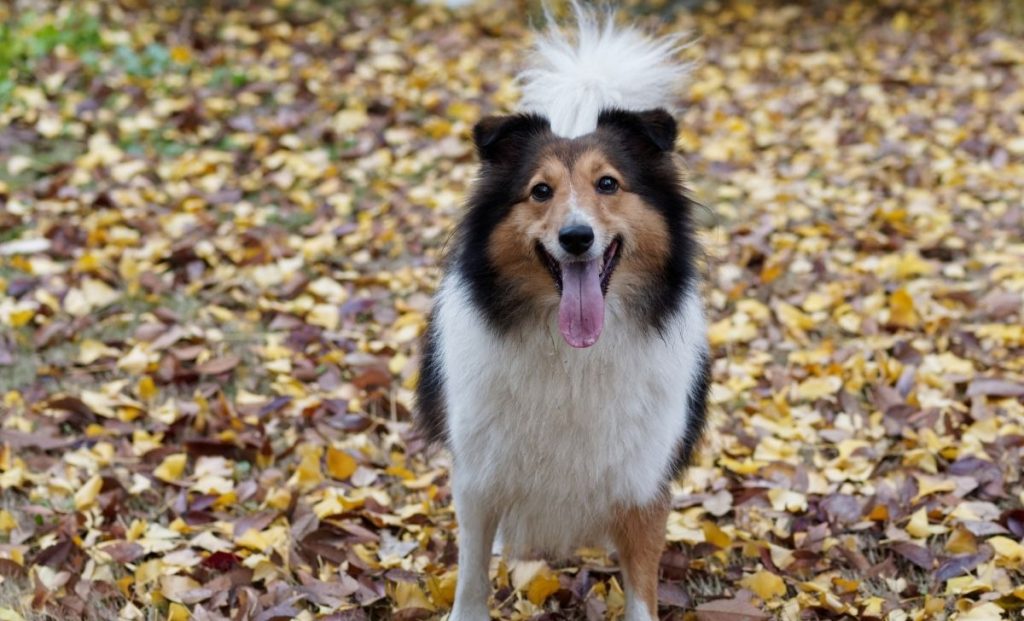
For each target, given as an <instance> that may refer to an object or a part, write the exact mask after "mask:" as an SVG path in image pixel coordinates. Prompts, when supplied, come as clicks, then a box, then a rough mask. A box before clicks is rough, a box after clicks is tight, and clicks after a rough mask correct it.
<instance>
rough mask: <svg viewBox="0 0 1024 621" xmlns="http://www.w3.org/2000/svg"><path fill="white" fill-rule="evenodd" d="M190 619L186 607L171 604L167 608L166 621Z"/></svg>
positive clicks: (174, 603)
mask: <svg viewBox="0 0 1024 621" xmlns="http://www.w3.org/2000/svg"><path fill="white" fill-rule="evenodd" d="M191 618H192V614H191V613H190V612H189V611H188V607H187V606H185V605H183V604H179V603H177V602H171V605H170V606H169V607H168V608H167V621H189V619H191Z"/></svg>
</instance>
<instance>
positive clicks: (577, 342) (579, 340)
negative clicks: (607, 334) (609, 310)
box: [558, 258, 604, 347]
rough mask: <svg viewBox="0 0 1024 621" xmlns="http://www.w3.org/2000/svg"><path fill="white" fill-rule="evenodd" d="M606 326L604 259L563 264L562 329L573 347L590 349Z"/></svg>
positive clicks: (560, 313)
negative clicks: (602, 275)
mask: <svg viewBox="0 0 1024 621" xmlns="http://www.w3.org/2000/svg"><path fill="white" fill-rule="evenodd" d="M602 327H604V295H602V294H601V259H600V258H597V259H594V260H593V261H587V262H585V263H584V262H580V261H577V262H573V263H563V264H562V302H561V304H559V306H558V329H559V330H561V332H562V336H563V337H565V342H566V343H568V344H569V345H572V346H573V347H590V346H591V345H593V344H594V343H596V342H597V337H599V336H601V328H602Z"/></svg>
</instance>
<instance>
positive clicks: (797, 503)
mask: <svg viewBox="0 0 1024 621" xmlns="http://www.w3.org/2000/svg"><path fill="white" fill-rule="evenodd" d="M768 500H769V501H771V503H772V509H775V510H776V511H790V512H792V513H799V512H801V511H806V510H807V496H805V495H803V494H801V493H800V492H794V491H792V490H788V489H782V488H778V487H775V488H772V489H770V490H768Z"/></svg>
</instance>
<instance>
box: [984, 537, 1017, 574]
mask: <svg viewBox="0 0 1024 621" xmlns="http://www.w3.org/2000/svg"><path fill="white" fill-rule="evenodd" d="M986 543H988V544H989V545H990V546H992V549H993V550H995V552H996V564H998V565H1002V566H1004V567H1019V566H1020V565H1021V563H1024V545H1021V544H1020V543H1018V542H1016V541H1014V540H1013V539H1010V538H1009V537H1003V536H999V537H992V538H991V539H988V540H986Z"/></svg>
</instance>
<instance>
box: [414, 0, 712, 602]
mask: <svg viewBox="0 0 1024 621" xmlns="http://www.w3.org/2000/svg"><path fill="white" fill-rule="evenodd" d="M573 7H574V13H575V21H576V24H575V33H574V34H565V33H564V32H563V31H561V30H560V29H559V28H557V27H556V26H550V25H549V27H548V28H547V30H546V31H545V32H544V33H541V34H540V35H539V37H538V42H537V44H536V49H535V51H534V52H535V53H534V56H533V59H532V63H531V64H530V65H529V66H528V68H527V69H526V70H524V71H523V72H522V73H521V74H520V75H519V76H518V79H519V82H520V84H521V88H522V93H523V101H522V108H523V110H522V112H521V113H518V114H513V115H509V116H492V117H487V118H484V119H483V120H481V121H480V122H479V123H478V124H477V125H476V126H475V127H474V129H473V140H474V142H475V145H476V151H477V153H478V155H479V158H480V162H481V167H480V172H479V175H478V178H477V179H476V181H475V183H474V186H473V188H472V190H471V195H470V197H469V199H468V204H467V207H466V211H465V214H464V216H463V218H462V220H461V222H460V224H459V225H458V227H457V231H456V234H455V236H454V237H453V240H452V247H451V250H450V253H449V256H448V257H447V260H446V264H445V268H444V274H443V277H442V280H441V284H440V286H439V289H438V291H437V294H436V297H435V301H434V307H433V309H432V311H431V315H430V318H429V322H428V327H427V330H426V332H425V335H424V338H423V344H422V363H421V369H420V381H419V384H418V387H417V408H416V411H417V421H418V423H419V426H420V428H421V429H422V431H423V433H424V435H425V436H426V437H427V439H428V440H431V441H436V442H439V443H443V444H444V445H445V446H446V447H447V448H448V449H449V450H450V452H451V454H452V479H451V481H452V492H453V496H454V503H455V511H456V519H457V522H458V526H459V553H458V582H457V588H456V596H455V603H454V607H453V610H452V613H451V616H450V619H452V620H453V621H481V620H483V619H488V618H490V617H489V608H488V597H489V594H490V579H489V576H488V571H489V566H490V559H491V553H492V548H493V547H494V542H495V537H496V536H497V539H498V541H500V544H501V546H503V548H504V552H505V554H506V555H510V556H513V557H527V556H535V555H545V556H548V557H558V556H568V555H571V554H572V553H573V552H574V551H575V550H577V549H578V548H580V547H584V546H595V545H603V546H611V547H613V548H614V550H615V551H616V552H617V554H618V558H619V564H620V567H621V569H622V573H623V582H624V585H625V593H626V612H625V618H626V619H627V621H650V620H652V619H657V615H658V609H657V582H658V565H659V560H660V557H661V552H662V548H663V546H664V538H665V525H666V521H667V517H668V513H669V510H670V494H669V485H670V482H671V481H672V480H673V479H674V478H675V477H676V476H678V475H679V473H680V472H681V470H682V469H683V468H685V466H686V465H687V464H688V462H689V461H690V458H691V455H692V453H693V451H694V448H695V446H696V444H697V443H698V441H699V439H700V437H701V434H702V432H703V430H704V426H705V405H706V399H707V392H708V386H709V382H710V357H709V350H708V341H707V336H706V324H705V319H704V311H703V304H702V301H701V297H700V293H699V285H700V274H699V268H698V260H699V253H700V247H699V245H698V242H697V240H696V239H695V234H694V225H693V224H692V222H691V212H692V211H693V209H694V203H692V202H691V200H690V199H688V198H687V195H686V194H685V191H684V187H683V182H682V173H681V170H680V167H679V165H678V159H677V156H676V155H675V153H674V145H675V140H676V134H677V126H676V122H675V120H674V118H673V116H672V114H671V113H670V112H669V111H668V109H667V108H670V107H671V105H672V103H673V101H674V94H675V92H676V91H677V89H678V87H679V85H680V82H681V80H683V78H684V76H685V72H686V67H685V66H684V65H682V64H681V63H679V62H677V61H676V60H675V58H676V56H677V52H678V50H679V48H680V44H681V39H680V38H679V37H671V36H670V37H662V38H653V37H649V36H647V35H645V34H644V33H643V32H641V31H640V30H638V29H637V28H635V27H631V26H625V27H623V26H617V25H616V24H615V22H614V20H613V19H612V16H611V15H607V14H600V13H597V12H595V11H594V10H592V9H589V8H585V7H581V6H579V5H578V4H574V5H573ZM548 17H549V20H550V16H548Z"/></svg>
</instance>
